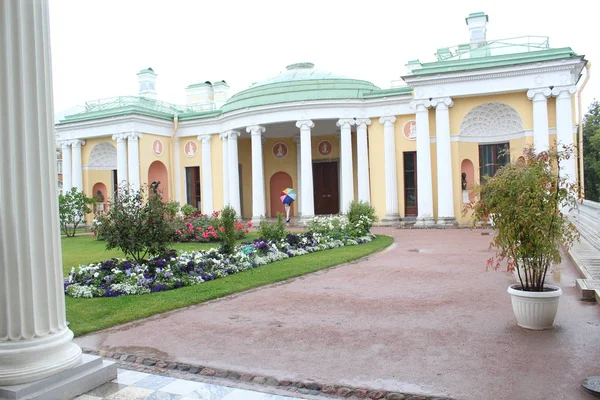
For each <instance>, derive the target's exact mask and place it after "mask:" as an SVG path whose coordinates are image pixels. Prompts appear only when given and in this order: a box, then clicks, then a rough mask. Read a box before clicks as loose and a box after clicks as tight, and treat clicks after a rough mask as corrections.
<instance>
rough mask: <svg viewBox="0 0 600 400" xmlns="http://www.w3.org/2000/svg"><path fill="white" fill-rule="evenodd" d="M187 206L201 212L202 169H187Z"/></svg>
mask: <svg viewBox="0 0 600 400" xmlns="http://www.w3.org/2000/svg"><path fill="white" fill-rule="evenodd" d="M185 188H186V195H187V204H189V205H191V206H194V207H196V208H197V209H198V210H200V167H186V168H185Z"/></svg>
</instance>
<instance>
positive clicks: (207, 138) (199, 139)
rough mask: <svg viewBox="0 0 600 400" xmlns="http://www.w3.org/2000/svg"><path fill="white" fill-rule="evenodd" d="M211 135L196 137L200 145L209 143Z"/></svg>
mask: <svg viewBox="0 0 600 400" xmlns="http://www.w3.org/2000/svg"><path fill="white" fill-rule="evenodd" d="M210 137H211V135H200V136H198V141H199V142H202V143H210Z"/></svg>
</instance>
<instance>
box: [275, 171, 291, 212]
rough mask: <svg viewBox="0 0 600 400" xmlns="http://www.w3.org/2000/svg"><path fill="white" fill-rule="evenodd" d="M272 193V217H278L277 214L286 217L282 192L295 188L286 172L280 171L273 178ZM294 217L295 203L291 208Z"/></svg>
mask: <svg viewBox="0 0 600 400" xmlns="http://www.w3.org/2000/svg"><path fill="white" fill-rule="evenodd" d="M269 186H270V191H271V217H277V213H282V214H283V215H285V207H284V206H283V203H282V202H281V192H282V191H283V190H285V189H287V188H293V187H294V186H293V185H292V177H291V176H290V175H289V174H287V173H286V172H283V171H279V172H276V173H274V174H273V176H271V181H270V183H269ZM292 215H294V203H292V208H290V216H292Z"/></svg>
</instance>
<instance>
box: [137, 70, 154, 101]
mask: <svg viewBox="0 0 600 400" xmlns="http://www.w3.org/2000/svg"><path fill="white" fill-rule="evenodd" d="M137 76H138V82H139V84H140V97H147V98H149V99H156V88H155V85H156V74H155V73H154V70H153V69H152V68H148V69H143V70H141V71H140V72H138V73H137Z"/></svg>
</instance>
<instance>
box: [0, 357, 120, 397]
mask: <svg viewBox="0 0 600 400" xmlns="http://www.w3.org/2000/svg"><path fill="white" fill-rule="evenodd" d="M116 377H117V364H116V363H115V362H112V361H104V360H102V357H98V356H92V355H89V354H83V355H82V356H81V363H80V364H78V365H76V366H75V367H72V368H69V369H67V370H65V371H62V372H59V373H57V374H54V375H51V376H49V377H46V378H44V379H41V380H38V381H35V382H31V383H24V384H21V385H13V386H0V399H11V400H21V399H31V400H64V399H72V398H74V397H77V396H79V395H81V394H83V393H86V392H89V391H90V390H92V389H94V388H96V387H98V386H100V385H102V384H104V383H106V382H109V381H111V380H113V379H115V378H116Z"/></svg>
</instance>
